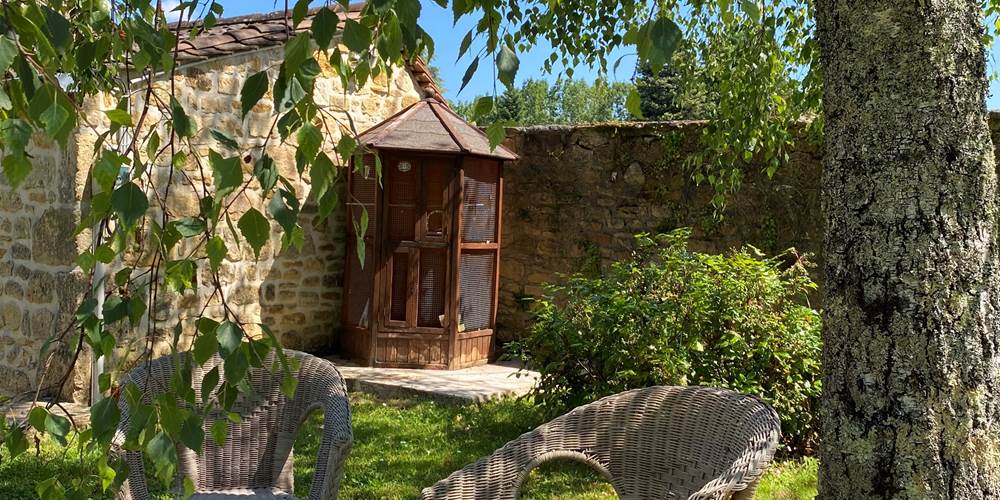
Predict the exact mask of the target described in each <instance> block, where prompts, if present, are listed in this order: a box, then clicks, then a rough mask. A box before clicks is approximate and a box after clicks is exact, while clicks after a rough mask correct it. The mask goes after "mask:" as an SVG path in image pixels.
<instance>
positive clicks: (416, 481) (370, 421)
mask: <svg viewBox="0 0 1000 500" xmlns="http://www.w3.org/2000/svg"><path fill="white" fill-rule="evenodd" d="M351 402H352V410H353V413H354V415H353V424H354V449H353V451H352V452H351V455H350V457H348V460H347V466H346V471H347V473H346V477H345V478H344V481H343V483H342V488H341V498H345V499H370V498H416V497H418V496H419V492H420V489H421V488H423V487H424V486H428V485H431V484H433V483H434V482H435V481H437V480H439V479H441V478H444V477H445V476H447V475H448V474H449V473H450V472H452V471H454V470H456V469H458V468H460V467H461V466H463V465H465V464H467V463H469V462H472V461H474V460H475V459H476V458H478V457H480V456H483V455H485V454H488V453H490V452H491V451H493V450H494V449H495V448H497V447H498V446H500V445H502V444H503V443H504V442H506V441H507V440H509V439H512V438H514V437H516V436H518V435H519V434H521V433H523V432H525V431H527V430H530V429H531V428H533V427H534V426H536V425H538V424H539V423H541V422H542V421H543V418H542V416H541V415H540V414H539V413H538V411H537V410H536V409H535V408H534V407H532V406H531V405H530V404H529V403H527V402H525V401H514V400H505V401H500V402H495V403H488V404H483V405H469V406H443V405H439V404H435V403H433V402H429V401H422V400H413V399H407V400H382V399H378V398H376V397H373V396H369V395H365V394H358V393H355V394H352V396H351ZM320 426H321V419H320V418H319V416H318V415H314V416H313V418H311V419H310V420H309V421H308V424H307V425H306V427H305V428H304V430H303V432H302V433H301V434H300V436H299V438H298V440H297V441H296V445H295V451H296V455H295V490H296V493H297V494H299V495H300V496H305V495H306V494H307V492H308V491H309V484H310V482H311V480H312V466H313V464H312V460H313V458H314V457H315V454H316V450H317V448H318V446H319V435H320ZM87 461H88V460H87V458H86V457H85V458H84V459H83V460H82V461H81V460H79V459H78V457H76V458H74V457H72V455H69V454H66V453H64V452H63V450H62V449H60V448H59V447H58V446H57V445H54V444H48V443H43V445H42V446H41V447H40V454H38V455H36V454H35V453H34V452H32V453H30V454H28V455H24V456H21V457H18V458H17V459H16V460H9V459H8V457H7V456H6V455H3V454H2V452H0V498H3V499H18V498H34V485H35V484H36V483H37V482H38V481H39V480H42V479H45V478H48V477H51V476H52V475H58V476H59V477H60V478H80V477H86V476H87V474H89V473H90V470H89V468H88V466H87V465H86V462H87ZM815 494H816V461H815V460H811V459H810V460H807V461H804V462H785V463H779V464H777V465H775V466H774V467H772V470H771V472H769V473H768V475H767V476H766V477H765V478H764V480H763V481H762V484H761V486H760V489H759V490H758V495H757V498H762V499H776V500H799V499H806V498H813V497H814V496H815ZM162 497H163V498H167V496H166V495H163V496H162ZM524 498H529V499H542V498H546V499H570V498H573V499H605V498H615V496H614V494H613V492H612V490H611V488H610V486H608V485H607V484H606V483H604V481H603V480H602V479H601V478H600V477H599V476H597V475H596V474H595V473H592V472H590V471H589V470H587V469H586V468H583V467H581V466H577V465H575V464H562V463H555V464H551V465H549V466H547V467H544V468H542V470H540V471H536V472H534V473H533V474H532V477H531V478H530V479H529V484H528V485H527V488H526V491H525V495H524Z"/></svg>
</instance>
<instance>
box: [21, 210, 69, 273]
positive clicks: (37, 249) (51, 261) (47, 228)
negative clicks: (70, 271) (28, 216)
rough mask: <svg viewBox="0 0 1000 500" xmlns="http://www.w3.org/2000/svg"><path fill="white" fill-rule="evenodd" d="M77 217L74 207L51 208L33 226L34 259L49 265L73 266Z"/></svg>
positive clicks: (32, 246) (32, 244)
mask: <svg viewBox="0 0 1000 500" xmlns="http://www.w3.org/2000/svg"><path fill="white" fill-rule="evenodd" d="M75 230H76V217H75V214H74V211H73V209H70V208H50V209H48V210H46V211H45V212H43V213H42V216H41V217H39V219H38V221H37V222H35V225H34V227H33V228H32V231H31V232H32V242H31V248H32V249H33V252H32V253H33V254H34V260H35V262H38V263H40V264H45V265H49V266H66V267H67V268H69V267H72V266H73V261H74V259H75V258H76V251H77V249H76V240H75V239H74V238H73V233H74V231H75Z"/></svg>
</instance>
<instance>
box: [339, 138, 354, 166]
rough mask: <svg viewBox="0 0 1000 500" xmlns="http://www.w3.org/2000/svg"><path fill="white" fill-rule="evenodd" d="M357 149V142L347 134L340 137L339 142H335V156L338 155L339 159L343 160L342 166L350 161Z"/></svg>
mask: <svg viewBox="0 0 1000 500" xmlns="http://www.w3.org/2000/svg"><path fill="white" fill-rule="evenodd" d="M357 149H358V141H357V140H355V139H354V137H352V136H350V135H348V134H344V135H343V136H341V138H340V141H338V142H337V154H339V155H340V159H341V160H343V162H344V164H347V162H348V161H350V160H351V157H352V156H354V152H355V151H356V150H357Z"/></svg>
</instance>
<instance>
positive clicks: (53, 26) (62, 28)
mask: <svg viewBox="0 0 1000 500" xmlns="http://www.w3.org/2000/svg"><path fill="white" fill-rule="evenodd" d="M43 9H44V11H45V23H44V27H45V31H46V33H47V34H48V35H49V37H50V40H51V41H52V45H54V46H55V47H56V48H58V49H64V48H65V47H66V43H67V42H68V41H69V38H70V23H69V21H67V20H66V18H65V17H63V16H62V14H60V13H58V12H56V11H55V10H53V9H52V8H51V7H49V6H47V5H46V6H44V7H43Z"/></svg>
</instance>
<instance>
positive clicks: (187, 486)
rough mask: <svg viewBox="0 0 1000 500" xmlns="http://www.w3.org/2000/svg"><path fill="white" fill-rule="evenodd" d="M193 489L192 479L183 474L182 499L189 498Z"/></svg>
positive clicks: (192, 493)
mask: <svg viewBox="0 0 1000 500" xmlns="http://www.w3.org/2000/svg"><path fill="white" fill-rule="evenodd" d="M202 434H204V433H202ZM194 491H195V489H194V481H192V480H191V478H190V477H188V476H184V500H187V499H189V498H191V497H192V496H193V495H194Z"/></svg>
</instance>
